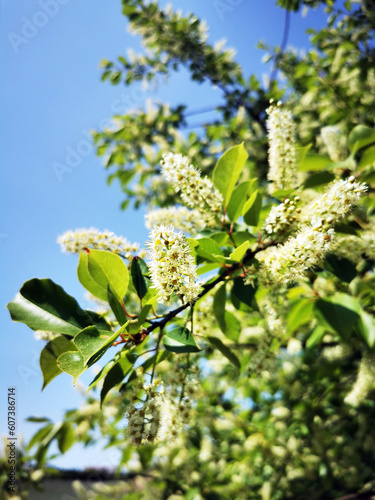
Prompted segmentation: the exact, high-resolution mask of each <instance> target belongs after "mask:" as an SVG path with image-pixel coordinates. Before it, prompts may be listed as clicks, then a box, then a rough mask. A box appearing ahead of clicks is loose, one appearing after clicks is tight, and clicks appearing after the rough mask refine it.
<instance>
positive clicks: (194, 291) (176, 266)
mask: <svg viewBox="0 0 375 500" xmlns="http://www.w3.org/2000/svg"><path fill="white" fill-rule="evenodd" d="M147 246H148V249H149V259H150V263H149V268H150V271H151V280H152V282H153V284H154V286H155V287H156V288H157V290H158V292H159V299H160V301H161V302H163V303H164V304H165V305H168V304H169V303H170V301H171V297H172V295H173V293H175V294H177V295H178V296H179V297H180V298H181V299H182V300H183V302H185V303H186V302H194V301H195V300H196V299H197V297H198V295H199V292H200V288H201V287H200V284H199V283H198V276H197V267H196V265H195V262H194V259H193V256H192V255H191V253H190V247H189V243H188V242H187V241H186V238H185V236H184V235H183V233H182V232H181V231H180V232H175V231H174V228H173V227H172V226H163V225H162V226H157V227H156V228H155V229H153V230H152V231H151V232H150V241H149V242H148V243H147Z"/></svg>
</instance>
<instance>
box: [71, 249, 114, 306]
mask: <svg viewBox="0 0 375 500" xmlns="http://www.w3.org/2000/svg"><path fill="white" fill-rule="evenodd" d="M88 261H89V258H88V254H87V253H84V252H80V254H79V261H78V268H77V276H78V279H79V282H80V283H81V285H83V286H84V287H85V288H86V290H88V291H89V292H90V293H91V294H92V295H94V296H95V297H98V298H100V299H101V300H105V301H107V300H108V297H107V295H106V297H105V298H103V297H104V293H103V289H102V287H101V286H100V285H98V283H96V281H95V280H94V279H93V278H92V277H91V275H90V273H89V267H88V266H89V263H88Z"/></svg>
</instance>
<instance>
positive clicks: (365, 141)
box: [348, 125, 375, 154]
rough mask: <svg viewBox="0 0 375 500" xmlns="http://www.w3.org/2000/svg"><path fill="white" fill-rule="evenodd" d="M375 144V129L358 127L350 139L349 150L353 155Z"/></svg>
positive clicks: (363, 126)
mask: <svg viewBox="0 0 375 500" xmlns="http://www.w3.org/2000/svg"><path fill="white" fill-rule="evenodd" d="M374 142H375V129H373V128H370V127H366V126H365V125H357V126H356V127H354V128H353V130H352V131H351V132H350V134H349V137H348V148H349V151H350V152H351V153H353V154H354V153H356V152H357V151H358V150H359V149H361V148H363V147H365V146H367V145H369V144H373V143H374Z"/></svg>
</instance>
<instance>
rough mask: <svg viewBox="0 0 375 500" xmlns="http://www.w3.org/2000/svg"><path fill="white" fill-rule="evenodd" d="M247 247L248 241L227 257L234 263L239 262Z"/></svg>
mask: <svg viewBox="0 0 375 500" xmlns="http://www.w3.org/2000/svg"><path fill="white" fill-rule="evenodd" d="M249 246H250V241H244V242H243V243H242V245H240V246H239V247H237V248H236V249H235V250H234V252H232V253H231V254H230V255H229V257H230V258H231V259H232V260H234V261H235V262H241V261H242V259H243V257H244V255H245V253H246V251H247V249H248V248H249Z"/></svg>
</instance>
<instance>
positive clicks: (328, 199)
mask: <svg viewBox="0 0 375 500" xmlns="http://www.w3.org/2000/svg"><path fill="white" fill-rule="evenodd" d="M367 189H368V188H367V185H366V184H365V183H359V182H356V181H355V178H354V177H353V176H351V177H349V178H348V179H345V180H343V179H340V180H338V181H335V182H333V183H332V184H331V185H330V186H329V188H328V189H327V191H326V192H325V193H324V194H323V195H321V196H318V197H317V198H316V199H315V200H313V201H312V202H311V203H309V204H308V205H306V207H305V208H304V209H303V210H302V213H301V220H302V221H308V220H310V218H311V215H312V214H313V215H314V217H321V218H322V219H327V220H328V219H331V222H338V221H339V220H340V219H343V218H344V217H346V216H347V215H348V214H349V213H350V212H351V211H352V209H353V207H354V206H355V205H356V204H357V203H358V202H359V200H360V199H361V198H362V197H363V196H365V194H366V193H367Z"/></svg>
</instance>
